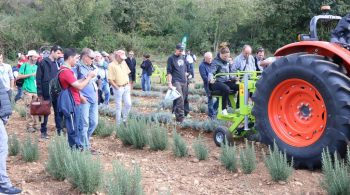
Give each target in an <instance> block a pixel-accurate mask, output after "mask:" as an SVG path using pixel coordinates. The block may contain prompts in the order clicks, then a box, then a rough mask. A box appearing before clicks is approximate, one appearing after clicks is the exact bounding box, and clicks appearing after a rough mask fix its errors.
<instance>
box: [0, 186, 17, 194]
mask: <svg viewBox="0 0 350 195" xmlns="http://www.w3.org/2000/svg"><path fill="white" fill-rule="evenodd" d="M21 192H22V190H21V189H19V188H16V187H14V186H11V187H9V188H3V187H0V193H1V194H19V193H21Z"/></svg>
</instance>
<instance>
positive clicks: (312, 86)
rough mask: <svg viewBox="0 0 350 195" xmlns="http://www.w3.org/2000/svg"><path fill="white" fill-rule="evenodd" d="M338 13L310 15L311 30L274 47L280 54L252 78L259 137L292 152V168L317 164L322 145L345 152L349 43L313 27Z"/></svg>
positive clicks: (349, 115) (349, 124) (349, 129)
mask: <svg viewBox="0 0 350 195" xmlns="http://www.w3.org/2000/svg"><path fill="white" fill-rule="evenodd" d="M324 8H325V9H326V10H327V9H329V7H324ZM341 19H342V18H341V17H339V16H333V15H328V14H323V15H319V16H315V17H313V18H312V20H311V22H310V34H307V35H300V36H299V39H300V41H299V42H295V43H291V44H289V45H286V46H284V47H282V48H280V49H278V50H277V51H276V53H275V56H280V58H278V59H277V60H276V61H275V62H274V63H272V64H271V65H270V66H269V67H268V68H266V69H265V70H264V72H263V73H262V76H261V78H260V80H259V81H258V82H257V84H256V92H255V94H254V96H253V100H254V108H253V111H252V112H253V115H254V116H255V120H256V123H255V125H256V129H258V130H259V134H260V141H261V142H263V143H266V144H269V145H272V144H273V142H276V144H277V146H278V147H279V149H281V150H282V151H285V152H286V153H287V155H288V156H289V157H290V158H291V157H292V158H293V161H294V166H295V167H296V168H309V169H313V168H316V167H319V166H320V165H321V154H322V151H323V149H325V148H326V147H328V148H329V150H330V152H331V153H334V152H337V153H338V154H339V155H340V156H342V157H344V155H345V154H346V149H347V145H348V143H349V139H350V51H349V45H346V43H341V44H340V43H331V42H325V41H319V38H318V35H317V28H316V26H317V22H318V21H330V20H341ZM338 25H339V24H338ZM349 30H350V28H349ZM346 47H347V48H346Z"/></svg>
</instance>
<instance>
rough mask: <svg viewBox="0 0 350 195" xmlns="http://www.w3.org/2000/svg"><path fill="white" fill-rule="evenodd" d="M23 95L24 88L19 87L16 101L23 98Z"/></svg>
mask: <svg viewBox="0 0 350 195" xmlns="http://www.w3.org/2000/svg"><path fill="white" fill-rule="evenodd" d="M22 96H23V88H22V87H17V94H16V97H15V102H17V101H18V100H19V99H21V98H22Z"/></svg>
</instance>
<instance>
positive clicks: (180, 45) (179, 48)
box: [176, 43, 184, 50]
mask: <svg viewBox="0 0 350 195" xmlns="http://www.w3.org/2000/svg"><path fill="white" fill-rule="evenodd" d="M176 49H178V50H184V46H183V45H182V43H178V44H177V45H176Z"/></svg>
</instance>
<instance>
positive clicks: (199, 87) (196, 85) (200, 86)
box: [194, 83, 204, 89]
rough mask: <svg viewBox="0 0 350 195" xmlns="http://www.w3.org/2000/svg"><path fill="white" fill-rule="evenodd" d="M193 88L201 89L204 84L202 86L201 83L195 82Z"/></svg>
mask: <svg viewBox="0 0 350 195" xmlns="http://www.w3.org/2000/svg"><path fill="white" fill-rule="evenodd" d="M194 88H195V89H203V88H204V86H203V84H202V83H196V84H195V85H194Z"/></svg>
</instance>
